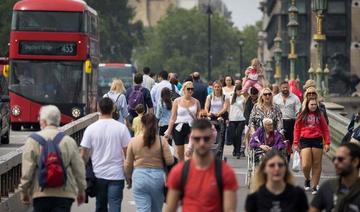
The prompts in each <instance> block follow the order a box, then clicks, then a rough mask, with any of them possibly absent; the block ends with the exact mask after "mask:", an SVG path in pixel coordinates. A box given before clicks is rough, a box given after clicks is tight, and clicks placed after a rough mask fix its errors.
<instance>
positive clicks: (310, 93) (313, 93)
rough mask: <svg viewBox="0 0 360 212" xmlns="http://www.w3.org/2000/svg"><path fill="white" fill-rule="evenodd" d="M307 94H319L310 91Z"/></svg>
mask: <svg viewBox="0 0 360 212" xmlns="http://www.w3.org/2000/svg"><path fill="white" fill-rule="evenodd" d="M307 95H317V93H316V92H309V93H307Z"/></svg>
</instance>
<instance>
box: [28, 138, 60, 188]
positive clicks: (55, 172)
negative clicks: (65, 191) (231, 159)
mask: <svg viewBox="0 0 360 212" xmlns="http://www.w3.org/2000/svg"><path fill="white" fill-rule="evenodd" d="M64 136H65V134H64V133H63V132H59V133H58V134H57V135H56V136H55V137H54V139H53V140H48V141H47V140H45V139H44V138H43V137H42V136H41V135H39V134H37V133H33V134H31V135H30V137H31V138H32V139H34V140H35V141H36V142H38V143H39V144H40V145H41V153H40V157H39V161H38V177H39V186H40V188H41V189H42V190H43V189H44V188H56V187H61V186H64V185H65V184H66V177H67V175H66V169H65V166H64V163H63V160H62V158H61V152H60V149H59V144H60V142H61V140H62V139H63V138H64Z"/></svg>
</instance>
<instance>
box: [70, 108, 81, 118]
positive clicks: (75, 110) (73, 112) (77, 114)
mask: <svg viewBox="0 0 360 212" xmlns="http://www.w3.org/2000/svg"><path fill="white" fill-rule="evenodd" d="M71 115H72V116H73V117H74V118H79V117H80V116H81V111H80V109H79V108H76V107H75V108H73V109H72V110H71Z"/></svg>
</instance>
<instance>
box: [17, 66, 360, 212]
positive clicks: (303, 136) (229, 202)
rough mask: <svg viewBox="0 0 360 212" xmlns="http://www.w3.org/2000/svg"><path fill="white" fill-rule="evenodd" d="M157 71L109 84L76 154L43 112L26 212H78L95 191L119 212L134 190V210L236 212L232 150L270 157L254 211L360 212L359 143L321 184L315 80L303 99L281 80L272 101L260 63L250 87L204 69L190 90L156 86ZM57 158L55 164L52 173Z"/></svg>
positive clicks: (248, 79)
mask: <svg viewBox="0 0 360 212" xmlns="http://www.w3.org/2000/svg"><path fill="white" fill-rule="evenodd" d="M150 72H151V70H150V68H149V67H145V68H144V69H143V74H141V73H137V74H135V76H134V85H133V86H132V87H129V88H128V89H127V90H125V88H124V86H123V83H122V81H121V80H120V79H114V80H113V83H112V85H111V88H110V91H109V92H108V93H107V94H105V95H104V96H103V98H102V99H101V100H99V103H98V106H99V110H100V113H101V115H100V118H99V120H98V121H96V122H95V123H93V124H91V125H90V126H88V127H87V129H86V130H85V132H84V135H83V138H82V141H81V143H80V146H81V151H80V154H79V152H78V151H77V146H76V143H75V141H74V140H73V139H71V138H70V137H68V136H65V135H63V134H62V133H59V132H58V131H57V127H58V126H59V124H60V112H59V111H58V109H57V108H56V107H55V106H45V107H43V108H42V109H41V111H40V125H41V127H42V131H40V132H39V133H35V134H33V135H32V136H30V137H29V138H28V140H27V142H26V144H25V147H24V154H23V164H24V165H23V170H22V180H21V187H20V188H21V191H22V201H23V202H24V203H26V204H29V203H30V201H31V199H33V204H34V209H35V211H36V212H38V211H70V210H71V205H72V203H73V201H74V200H75V199H77V201H78V203H79V204H81V203H83V202H84V200H85V191H86V193H87V194H89V193H90V192H89V191H90V190H91V191H94V192H93V196H95V197H96V212H106V211H110V212H115V211H116V212H119V211H121V203H122V199H123V189H124V187H125V184H126V185H127V188H129V189H130V188H131V189H132V194H133V198H134V200H135V205H136V211H140V212H147V211H151V212H160V211H162V209H163V205H164V202H166V208H165V209H166V211H168V212H174V211H177V208H178V207H179V206H180V205H181V208H182V210H183V211H191V212H192V211H225V212H233V211H235V210H236V207H237V198H236V192H237V190H238V188H239V183H238V182H237V179H236V175H235V172H234V170H233V169H232V168H231V167H230V166H229V165H228V164H227V163H226V162H225V161H224V160H222V158H223V157H222V156H223V155H222V154H223V148H224V144H225V143H226V144H228V145H230V144H231V145H233V156H234V157H235V158H236V159H240V158H241V157H244V156H245V153H246V152H249V151H251V150H261V151H262V152H263V153H264V156H263V157H262V158H261V161H259V164H258V168H257V171H256V173H255V175H254V176H253V177H252V183H251V193H250V194H249V195H248V196H247V198H246V202H245V210H246V211H248V212H252V211H301V212H302V211H308V210H310V211H321V210H323V209H326V211H332V210H333V208H335V209H337V211H351V210H350V209H349V208H352V209H353V208H354V207H355V206H356V207H357V209H360V204H359V203H360V185H359V167H360V155H359V154H360V153H359V148H360V147H359V146H358V145H356V144H345V145H342V146H340V147H339V148H338V149H337V151H336V156H335V157H334V159H333V162H334V166H335V169H336V172H337V174H338V175H339V178H338V179H337V180H333V181H329V182H325V184H324V185H323V186H319V185H320V177H321V163H322V155H323V152H327V151H329V145H330V135H329V134H330V133H329V127H328V119H327V115H326V109H325V106H324V104H322V103H321V101H322V98H321V97H320V96H319V95H318V94H317V93H316V87H315V83H314V82H313V81H311V80H309V81H307V82H306V83H305V85H304V95H302V92H301V90H300V89H299V87H300V86H299V84H298V82H297V81H296V80H295V81H290V82H286V81H284V82H282V83H280V84H279V85H278V87H279V92H278V93H276V92H274V88H275V87H276V86H272V88H270V87H269V86H268V85H266V84H265V82H264V79H263V76H262V72H263V71H262V66H261V64H260V62H259V61H258V60H257V59H254V60H252V62H251V66H250V67H249V68H248V69H246V71H245V78H244V79H242V80H240V79H237V80H234V79H233V78H232V77H231V76H225V77H224V78H223V79H222V80H221V81H215V82H213V83H211V84H210V86H209V85H208V84H207V83H204V82H203V81H202V79H201V76H200V73H199V72H194V73H193V74H192V75H191V76H189V77H188V78H187V79H186V80H185V81H183V82H182V83H181V82H180V81H179V79H178V75H177V74H175V73H168V72H167V71H161V72H160V73H159V74H158V75H157V80H154V79H153V78H152V77H151V76H150ZM120 77H121V76H120ZM41 138H42V139H41ZM42 140H45V144H46V143H50V144H51V145H50V146H49V147H48V146H47V145H44V142H42ZM45 147H46V148H45ZM45 150H46V151H45ZM44 151H45V153H46V154H47V155H46V154H44V153H43V152H44ZM294 151H298V152H300V155H301V168H302V172H303V175H304V178H305V181H304V188H300V187H298V186H296V185H295V182H294V176H293V174H292V172H291V170H290V169H291V168H290V167H289V162H290V161H291V155H292V153H293V152H294ZM52 153H54V155H55V156H56V157H55V158H57V160H55V162H54V163H53V164H50V163H48V162H46V161H47V157H49V155H50V156H52V157H54V155H52ZM39 161H42V162H39ZM56 161H57V162H56ZM25 164H26V165H25ZM49 164H50V165H49ZM85 165H86V176H85ZM54 167H56V169H55V168H54ZM244 168H246V167H244ZM53 169H54V170H57V171H58V173H60V175H58V177H57V178H54V179H55V182H58V183H57V184H56V183H55V184H56V185H55V184H53V183H51V182H52V181H51V179H52V178H51V177H49V176H50V175H46V174H47V172H49V170H53ZM44 170H45V171H44ZM35 173H42V174H38V175H37V174H35ZM49 173H50V172H49ZM43 175H44V176H45V177H44V176H43ZM59 176H60V177H59ZM89 176H92V177H89ZM164 176H166V177H164ZM85 179H86V181H87V186H86V182H85ZM44 182H45V183H44ZM91 182H92V183H91ZM33 184H34V185H35V186H33ZM90 184H92V186H90ZM310 189H311V191H312V193H313V194H314V195H315V197H314V199H313V201H312V202H311V204H310V205H309V204H308V200H307V195H305V191H308V190H310ZM304 190H305V191H304ZM239 195H243V194H239ZM335 197H336V198H335ZM51 208H58V210H52V209H51ZM340 209H341V210H340ZM241 211H243V210H241ZM353 211H356V210H353Z"/></svg>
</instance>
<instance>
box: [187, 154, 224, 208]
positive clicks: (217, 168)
mask: <svg viewBox="0 0 360 212" xmlns="http://www.w3.org/2000/svg"><path fill="white" fill-rule="evenodd" d="M190 161H191V160H187V161H185V163H184V166H183V168H182V171H181V180H180V192H181V199H182V198H183V197H184V196H185V195H184V194H185V185H186V181H187V177H188V175H189V170H190ZM215 177H216V183H217V186H218V189H219V192H220V197H221V207H222V202H223V191H224V188H223V180H222V160H220V159H215Z"/></svg>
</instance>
